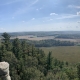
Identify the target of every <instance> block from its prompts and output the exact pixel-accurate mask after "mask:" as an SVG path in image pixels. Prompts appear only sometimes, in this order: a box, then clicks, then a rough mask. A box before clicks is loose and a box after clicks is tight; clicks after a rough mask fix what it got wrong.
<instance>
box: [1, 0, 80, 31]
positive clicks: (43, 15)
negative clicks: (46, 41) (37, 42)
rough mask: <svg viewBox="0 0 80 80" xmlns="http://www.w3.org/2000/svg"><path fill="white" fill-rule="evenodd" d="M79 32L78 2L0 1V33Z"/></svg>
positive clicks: (42, 0)
mask: <svg viewBox="0 0 80 80" xmlns="http://www.w3.org/2000/svg"><path fill="white" fill-rule="evenodd" d="M63 30H65V31H68V30H69V31H80V0H1V2H0V32H17V31H18V32H19V31H63Z"/></svg>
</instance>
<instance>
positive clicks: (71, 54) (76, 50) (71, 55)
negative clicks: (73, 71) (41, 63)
mask: <svg viewBox="0 0 80 80" xmlns="http://www.w3.org/2000/svg"><path fill="white" fill-rule="evenodd" d="M41 49H42V50H43V51H44V52H45V53H46V54H48V53H49V51H52V56H53V57H54V58H57V59H59V60H61V61H68V62H71V63H78V62H80V46H63V47H62V46H60V47H42V48H41Z"/></svg>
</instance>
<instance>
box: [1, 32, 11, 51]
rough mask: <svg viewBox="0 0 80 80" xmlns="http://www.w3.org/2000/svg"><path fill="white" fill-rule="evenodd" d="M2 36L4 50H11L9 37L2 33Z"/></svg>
mask: <svg viewBox="0 0 80 80" xmlns="http://www.w3.org/2000/svg"><path fill="white" fill-rule="evenodd" d="M2 36H3V44H4V45H5V47H6V50H7V51H10V50H11V49H12V45H11V42H10V37H11V36H10V35H9V34H8V33H6V32H5V33H3V34H2Z"/></svg>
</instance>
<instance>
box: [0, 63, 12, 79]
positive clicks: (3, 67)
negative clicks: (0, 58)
mask: <svg viewBox="0 0 80 80" xmlns="http://www.w3.org/2000/svg"><path fill="white" fill-rule="evenodd" d="M0 76H1V78H2V79H3V80H11V78H10V76H9V63H7V62H0Z"/></svg>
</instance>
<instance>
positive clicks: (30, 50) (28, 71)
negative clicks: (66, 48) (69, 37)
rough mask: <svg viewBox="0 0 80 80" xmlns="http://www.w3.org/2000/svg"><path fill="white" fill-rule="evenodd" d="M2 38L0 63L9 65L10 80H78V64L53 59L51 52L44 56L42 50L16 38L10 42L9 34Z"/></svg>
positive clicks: (4, 34)
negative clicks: (5, 62) (73, 64)
mask: <svg viewBox="0 0 80 80" xmlns="http://www.w3.org/2000/svg"><path fill="white" fill-rule="evenodd" d="M2 36H3V37H4V39H3V42H2V43H1V46H0V61H7V62H8V63H9V64H10V76H11V79H12V80H77V79H78V78H79V80H80V64H79V65H78V66H77V67H76V66H72V65H70V64H69V63H68V62H66V63H65V62H63V61H59V60H57V59H56V58H53V57H52V52H49V53H48V55H47V56H46V55H45V53H44V51H43V50H42V49H39V48H36V47H35V46H34V45H29V44H27V43H26V41H20V40H19V39H18V38H16V39H14V40H13V41H12V42H11V41H10V35H9V34H7V33H3V34H2ZM77 75H78V76H77Z"/></svg>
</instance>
